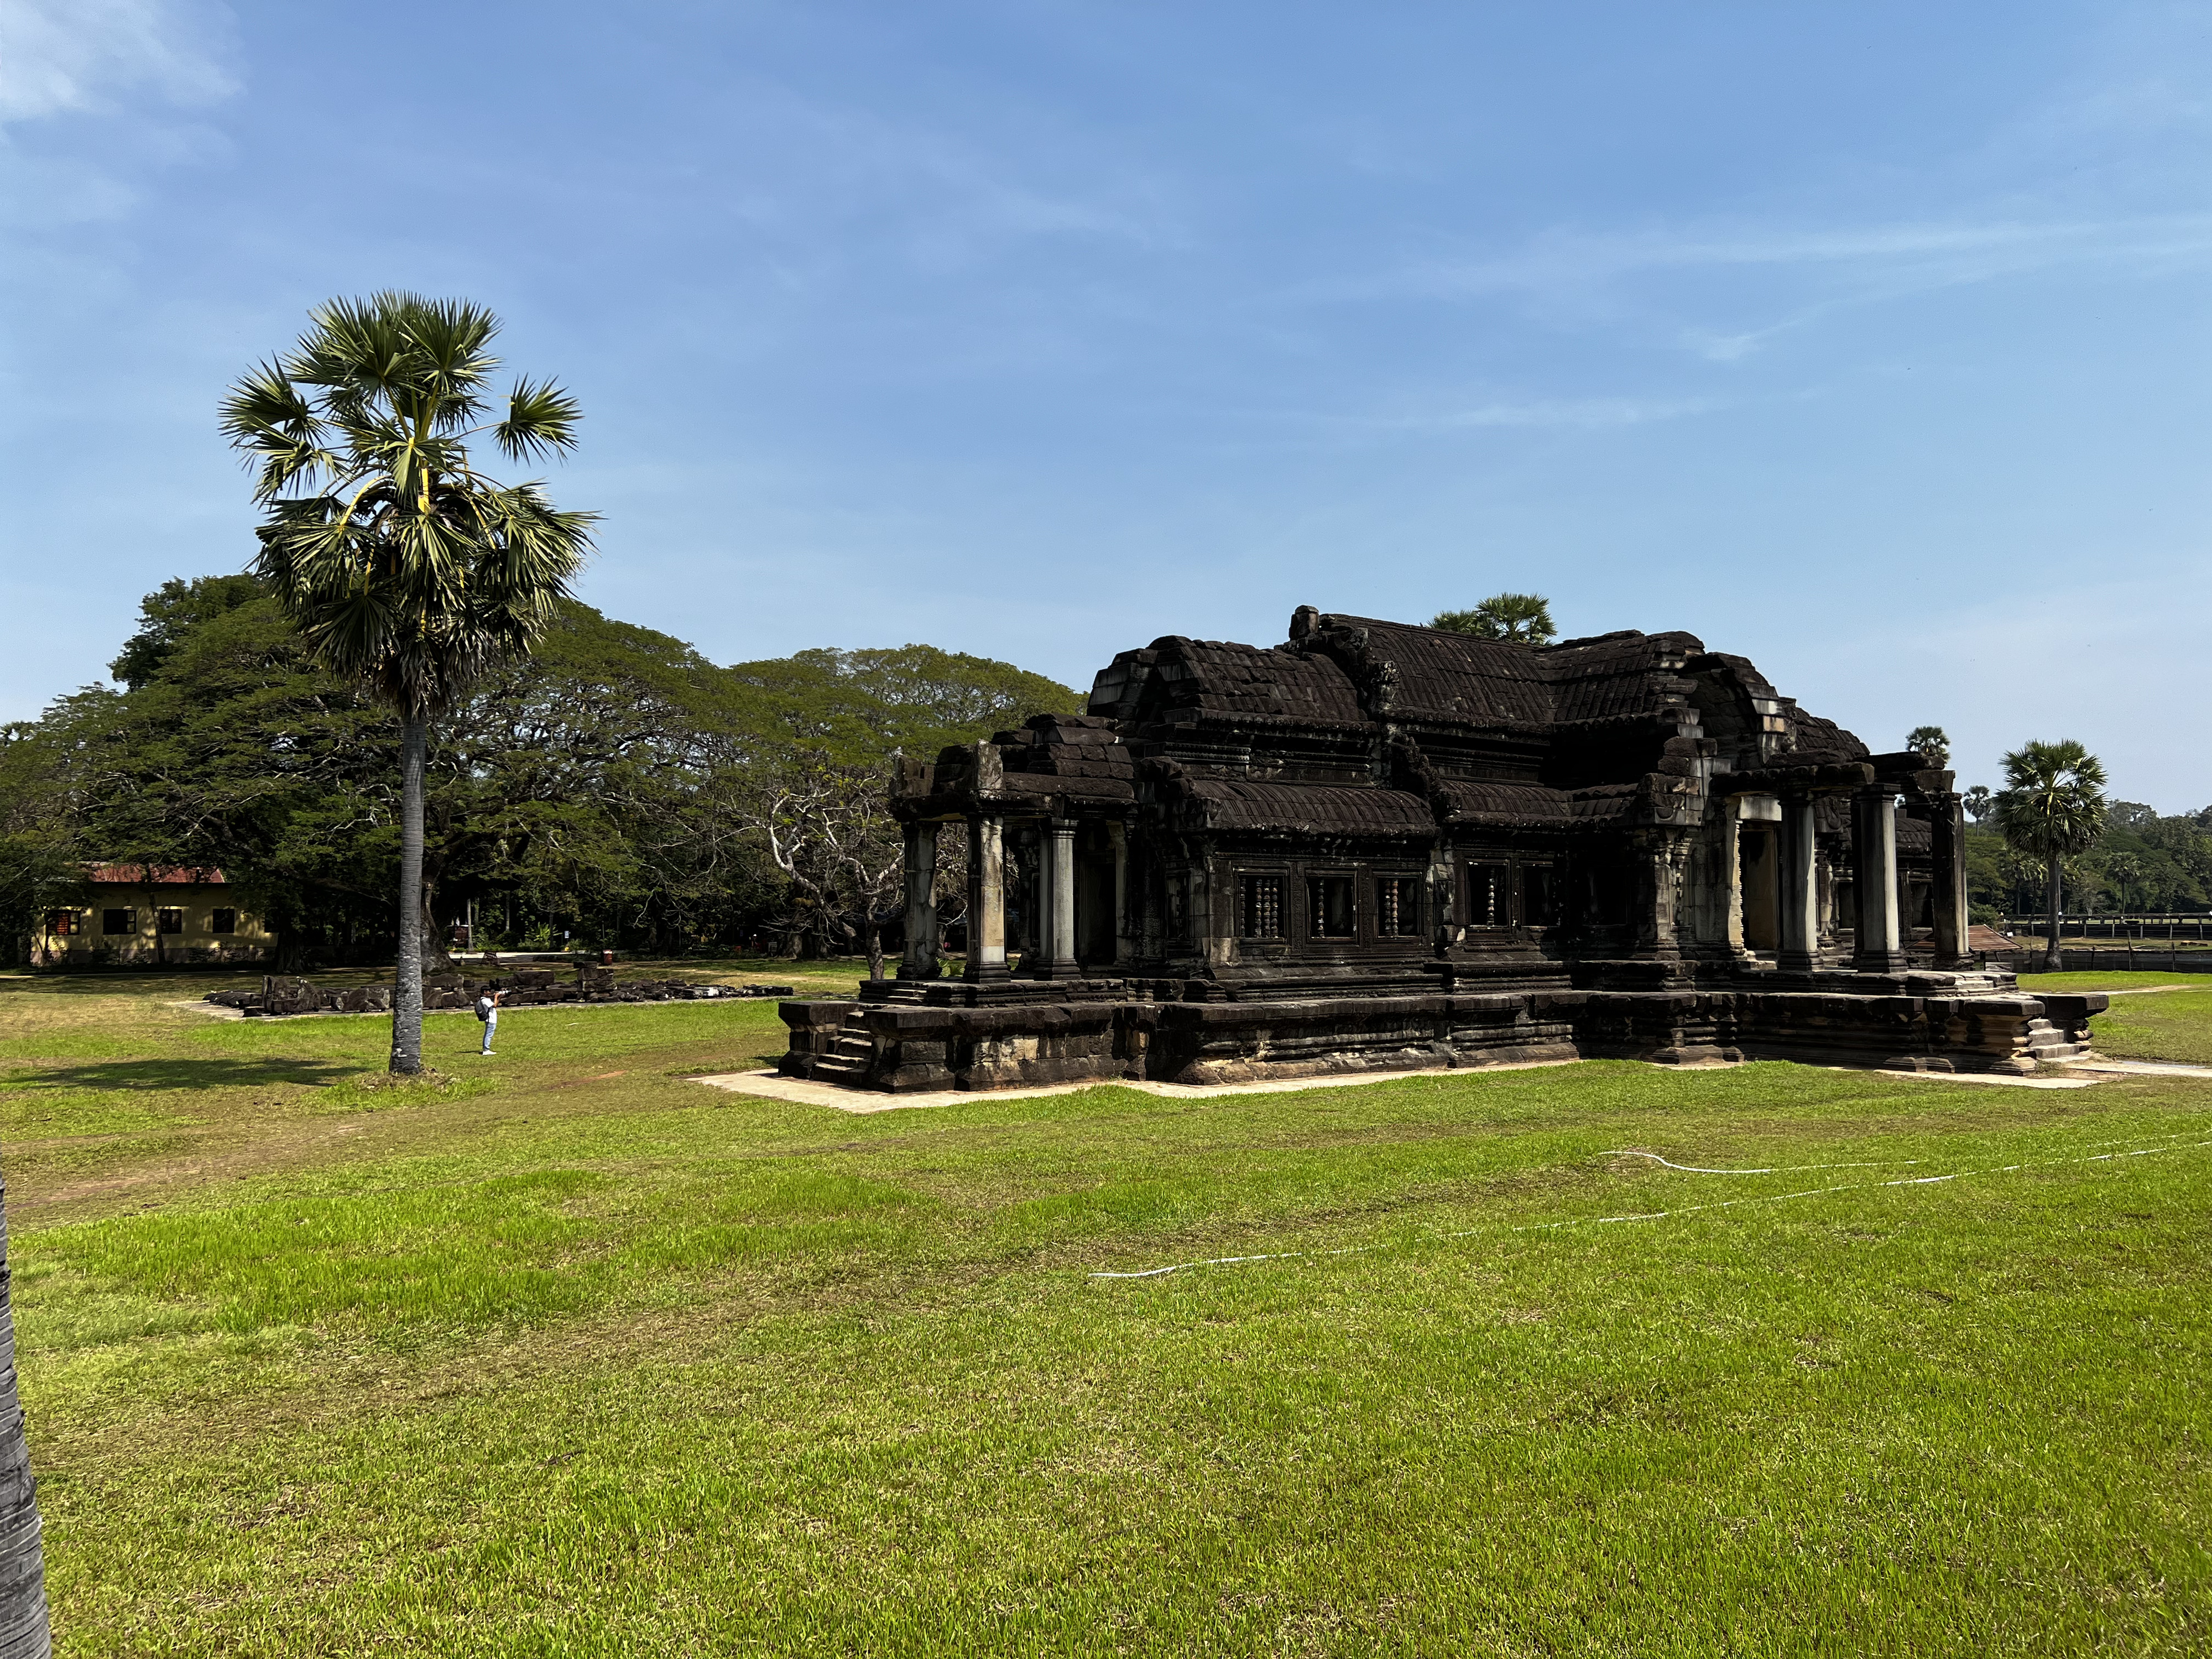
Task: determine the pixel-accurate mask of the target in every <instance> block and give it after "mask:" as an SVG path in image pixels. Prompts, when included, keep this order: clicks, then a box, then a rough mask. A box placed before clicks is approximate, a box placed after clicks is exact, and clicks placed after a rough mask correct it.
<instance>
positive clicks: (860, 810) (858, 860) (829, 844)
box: [738, 756, 904, 979]
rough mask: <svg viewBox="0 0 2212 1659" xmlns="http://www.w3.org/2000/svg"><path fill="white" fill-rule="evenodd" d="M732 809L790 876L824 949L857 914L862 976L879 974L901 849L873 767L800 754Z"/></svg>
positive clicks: (849, 926)
mask: <svg viewBox="0 0 2212 1659" xmlns="http://www.w3.org/2000/svg"><path fill="white" fill-rule="evenodd" d="M748 793H750V799H749V800H747V801H745V802H744V804H742V805H740V806H739V808H738V815H739V817H740V819H741V821H743V822H744V823H746V824H747V826H748V827H750V828H751V829H755V830H757V831H758V832H759V834H760V835H761V836H762V837H763V839H764V840H765V841H766V842H767V843H768V852H769V857H770V858H771V859H773V860H775V867H776V868H777V869H779V870H781V871H782V872H783V873H784V874H785V875H786V876H787V877H789V878H790V879H791V884H792V885H793V887H794V888H795V889H797V890H798V891H799V895H800V896H801V897H802V899H803V900H804V902H805V904H806V906H807V908H809V909H810V910H811V912H812V921H813V923H814V926H815V927H817V929H818V930H819V936H820V937H821V939H822V941H823V945H824V947H825V949H826V948H827V947H828V946H829V945H830V943H831V941H832V940H833V939H836V938H839V937H842V936H848V935H849V934H850V933H851V932H852V931H854V925H853V923H852V922H849V921H847V920H846V918H847V917H848V916H857V918H858V931H859V933H860V935H861V943H862V945H863V947H864V948H865V949H866V952H867V957H868V977H869V978H870V979H881V978H882V977H883V976H884V940H883V927H884V923H885V922H886V921H889V920H890V915H891V913H892V912H893V911H894V910H895V909H896V907H897V899H898V896H899V894H900V890H901V884H902V877H903V873H904V855H903V848H902V842H901V837H900V835H899V828H898V825H897V823H896V822H895V821H894V820H893V819H892V817H891V815H890V808H889V794H890V792H889V790H888V789H887V788H886V787H885V786H884V776H883V773H882V771H881V770H880V769H878V768H875V767H870V766H858V765H851V764H842V763H837V762H835V761H829V760H826V759H823V758H822V757H819V756H799V757H794V758H793V761H792V762H791V763H789V764H787V765H786V766H783V767H780V768H778V769H775V771H774V772H772V773H770V774H769V775H768V776H767V777H766V778H765V779H763V781H761V782H760V783H759V785H758V786H757V787H756V788H755V789H753V790H752V791H750V792H748Z"/></svg>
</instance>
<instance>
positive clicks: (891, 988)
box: [806, 980, 923, 1089]
mask: <svg viewBox="0 0 2212 1659" xmlns="http://www.w3.org/2000/svg"><path fill="white" fill-rule="evenodd" d="M922 992H923V987H922V986H921V985H920V984H918V983H915V982H914V981H907V980H896V981H891V982H890V984H888V985H886V986H884V987H882V994H881V995H880V996H877V997H872V998H870V999H869V1000H867V1001H866V1002H864V1003H860V1004H859V1005H857V1006H854V1008H853V1010H852V1011H851V1012H849V1013H848V1014H847V1015H846V1016H845V1018H844V1019H843V1020H842V1022H841V1023H840V1024H839V1025H838V1027H837V1035H836V1036H835V1037H832V1038H831V1039H830V1042H829V1053H828V1054H823V1055H822V1056H821V1057H820V1058H819V1059H817V1060H815V1062H814V1064H813V1066H811V1068H810V1069H809V1070H808V1072H807V1074H806V1075H807V1076H808V1078H809V1079H811V1080H812V1081H814V1082H817V1083H836V1084H841V1085H843V1086H844V1087H846V1088H848V1089H855V1088H859V1087H860V1086H861V1085H863V1084H865V1083H866V1082H867V1080H868V1067H869V1066H871V1065H872V1064H873V1063H874V1061H875V1057H876V1044H875V1039H874V1038H872V1037H871V1036H869V1035H868V1027H867V1024H866V1020H865V1019H863V1018H862V1017H861V1016H862V1012H863V1011H864V1010H866V1009H868V1008H875V1007H880V1006H883V1005H884V1003H918V1002H920V1001H921V1000H922Z"/></svg>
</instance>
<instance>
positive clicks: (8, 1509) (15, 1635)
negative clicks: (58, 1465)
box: [0, 1188, 54, 1659]
mask: <svg viewBox="0 0 2212 1659" xmlns="http://www.w3.org/2000/svg"><path fill="white" fill-rule="evenodd" d="M8 1278H9V1275H8V1203H7V1195H6V1191H5V1188H0V1653H4V1654H8V1655H10V1656H13V1655H16V1654H21V1655H22V1656H23V1659H46V1656H47V1655H49V1654H51V1653H52V1652H53V1650H54V1648H53V1638H52V1634H51V1633H50V1632H48V1630H47V1627H46V1555H45V1553H44V1551H43V1550H41V1548H40V1542H39V1491H38V1484H37V1483H36V1482H35V1481H33V1480H32V1479H31V1449H30V1443H29V1442H28V1441H27V1440H26V1439H25V1438H24V1435H23V1408H22V1406H21V1404H20V1403H19V1402H18V1401H17V1400H16V1397H15V1310H14V1309H13V1307H12V1306H11V1305H10V1304H9V1297H8Z"/></svg>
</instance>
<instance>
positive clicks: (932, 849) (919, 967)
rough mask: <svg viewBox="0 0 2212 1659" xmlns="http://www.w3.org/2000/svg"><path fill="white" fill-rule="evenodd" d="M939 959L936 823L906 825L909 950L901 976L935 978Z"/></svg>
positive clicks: (901, 963) (937, 972) (901, 959)
mask: <svg viewBox="0 0 2212 1659" xmlns="http://www.w3.org/2000/svg"><path fill="white" fill-rule="evenodd" d="M941 971H943V970H942V969H939V966H938V962H937V826H936V825H935V824H933V823H909V824H908V825H907V826H906V951H905V952H904V954H903V955H902V956H901V957H900V958H899V965H898V976H899V977H900V978H901V979H935V978H936V977H937V976H938V975H939V973H940V972H941Z"/></svg>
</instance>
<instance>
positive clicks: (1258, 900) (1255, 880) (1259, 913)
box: [1237, 876, 1283, 939]
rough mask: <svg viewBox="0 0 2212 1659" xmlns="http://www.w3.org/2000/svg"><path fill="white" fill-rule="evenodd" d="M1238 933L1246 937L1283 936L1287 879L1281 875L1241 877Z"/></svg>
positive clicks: (1238, 892)
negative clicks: (1284, 883) (1284, 890)
mask: <svg viewBox="0 0 2212 1659" xmlns="http://www.w3.org/2000/svg"><path fill="white" fill-rule="evenodd" d="M1237 932H1238V933H1239V934H1240V935H1241V936H1242V937H1243V938H1245V939H1280V938H1282V937H1283V878H1281V877H1280V876H1242V877H1239V878H1237Z"/></svg>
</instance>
